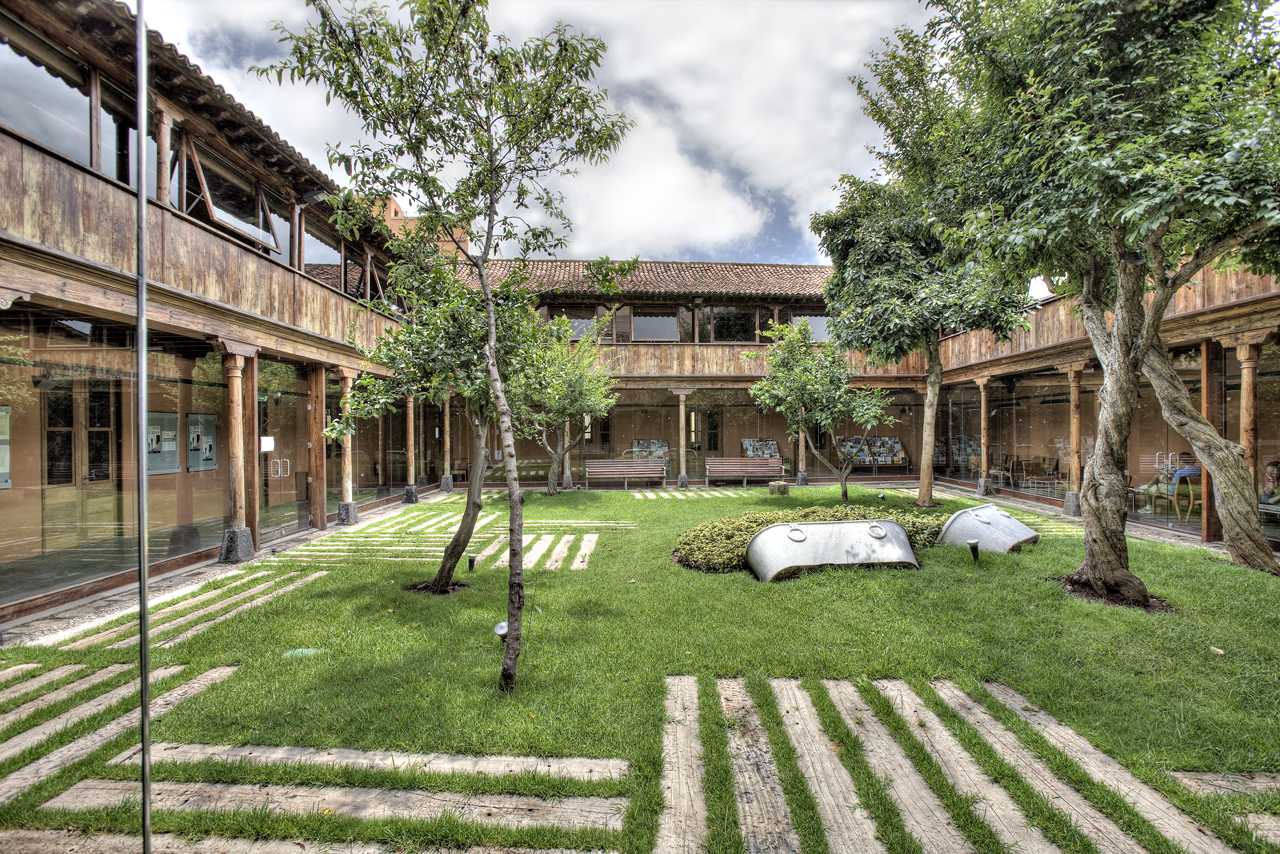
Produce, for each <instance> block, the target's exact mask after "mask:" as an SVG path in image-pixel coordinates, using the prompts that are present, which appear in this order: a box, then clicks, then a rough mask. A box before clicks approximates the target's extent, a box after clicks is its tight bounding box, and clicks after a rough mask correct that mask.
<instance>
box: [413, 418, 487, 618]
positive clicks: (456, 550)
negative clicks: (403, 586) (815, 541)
mask: <svg viewBox="0 0 1280 854" xmlns="http://www.w3.org/2000/svg"><path fill="white" fill-rule="evenodd" d="M471 419H472V420H471V425H472V439H471V471H470V473H469V474H468V476H467V504H466V507H465V509H464V510H463V511H462V521H461V522H460V523H459V524H458V530H457V532H456V533H455V534H454V535H453V539H451V540H449V545H448V546H447V547H445V550H444V558H443V559H442V560H441V561H440V570H439V571H438V572H437V573H436V577H435V578H433V579H432V580H431V581H430V582H428V583H426V584H419V585H417V586H416V587H415V588H414V589H415V590H424V591H426V592H427V593H435V594H437V595H439V594H443V593H448V592H449V587H450V586H451V585H452V584H453V571H454V570H455V569H456V568H457V566H458V561H460V560H461V559H462V555H463V554H464V553H466V550H467V546H469V545H471V535H472V534H473V533H475V530H476V519H477V518H478V517H479V516H480V510H481V509H482V508H483V507H484V503H483V501H482V500H481V496H482V495H483V490H484V475H485V472H486V471H487V470H488V460H487V459H486V458H487V457H488V451H487V450H485V437H486V435H487V434H488V432H489V421H488V420H487V419H484V418H480V417H478V416H476V415H474V414H473V415H472V416H471Z"/></svg>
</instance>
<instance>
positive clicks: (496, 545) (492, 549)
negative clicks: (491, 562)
mask: <svg viewBox="0 0 1280 854" xmlns="http://www.w3.org/2000/svg"><path fill="white" fill-rule="evenodd" d="M506 545H507V536H506V534H503V535H502V536H500V537H498V538H497V539H496V540H494V541H493V542H491V543H489V545H487V546H485V549H484V551H482V552H480V554H478V555H476V566H480V565H481V564H483V563H484V562H485V561H486V560H488V559H489V558H491V557H493V556H494V555H495V554H497V553H498V552H499V551H501V550H502V549H503V548H505V547H506Z"/></svg>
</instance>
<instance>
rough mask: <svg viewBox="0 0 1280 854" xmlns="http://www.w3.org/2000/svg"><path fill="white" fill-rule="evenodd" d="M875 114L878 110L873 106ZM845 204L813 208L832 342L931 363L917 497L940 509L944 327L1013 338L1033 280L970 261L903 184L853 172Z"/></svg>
mask: <svg viewBox="0 0 1280 854" xmlns="http://www.w3.org/2000/svg"><path fill="white" fill-rule="evenodd" d="M868 112H872V110H870V109H869V110H868ZM837 186H838V187H839V188H840V190H841V198H840V205H839V207H837V208H836V209H835V210H832V211H828V212H827V213H822V214H814V216H813V218H812V220H811V228H812V230H813V232H814V233H815V234H817V235H818V236H819V239H820V243H821V245H822V248H823V249H824V250H825V251H826V252H827V254H828V255H829V256H830V257H831V262H832V264H833V265H834V266H835V272H834V273H833V274H832V276H831V278H830V279H829V280H828V281H827V285H826V300H827V305H828V306H829V307H830V308H831V309H832V311H833V318H832V321H833V322H832V329H833V332H834V336H833V337H834V340H835V341H836V343H837V344H839V345H840V346H842V347H847V348H849V349H851V350H858V351H861V352H862V353H863V354H864V355H865V356H866V357H867V358H868V360H869V361H870V362H871V363H872V364H880V365H892V364H897V363H898V362H901V361H902V360H903V359H905V358H906V357H907V356H909V355H910V354H912V353H914V352H916V351H923V352H924V355H925V364H926V370H927V373H926V380H925V402H924V424H923V428H922V437H921V445H920V448H921V450H920V488H919V493H918V498H917V501H916V503H917V504H918V505H919V506H921V507H932V506H934V502H933V448H934V436H935V425H936V423H937V413H938V397H939V392H940V390H941V389H942V351H941V349H940V347H939V343H938V342H939V338H940V337H941V334H942V330H943V329H955V330H966V331H968V330H975V329H989V330H991V331H992V332H994V333H996V334H997V335H998V336H1000V337H1007V336H1008V335H1009V334H1011V333H1012V332H1013V331H1014V330H1015V329H1018V328H1019V327H1020V326H1022V325H1023V324H1024V323H1025V321H1024V320H1023V315H1024V313H1025V312H1026V310H1027V309H1028V308H1029V307H1030V299H1029V297H1028V295H1027V286H1026V283H1025V282H1019V281H1018V280H1017V279H1014V280H1012V281H1010V280H1006V279H1002V278H1001V277H1000V276H999V275H998V273H999V270H998V268H993V267H991V266H976V265H966V263H965V260H964V258H963V255H962V253H958V252H956V251H955V250H953V249H950V248H948V247H947V246H945V245H944V244H943V243H942V241H941V240H939V239H938V237H937V236H936V235H935V234H934V233H933V228H932V225H931V224H930V223H929V221H928V217H929V215H928V213H927V212H926V210H925V208H924V205H923V200H918V199H916V198H914V197H913V196H912V194H911V193H910V192H909V191H908V190H907V189H906V188H905V187H904V186H903V185H902V184H901V183H899V182H892V183H887V184H886V183H879V182H877V181H866V180H862V179H860V178H856V177H854V176H851V175H845V176H843V177H842V178H841V179H840V183H839V184H838V185H837Z"/></svg>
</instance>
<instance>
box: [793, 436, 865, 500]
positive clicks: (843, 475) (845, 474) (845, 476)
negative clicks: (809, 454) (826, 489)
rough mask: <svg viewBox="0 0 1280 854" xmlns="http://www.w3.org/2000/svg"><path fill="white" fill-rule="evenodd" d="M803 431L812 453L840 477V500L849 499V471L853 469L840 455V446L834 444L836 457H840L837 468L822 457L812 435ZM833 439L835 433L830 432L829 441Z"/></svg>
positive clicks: (834, 438)
mask: <svg viewBox="0 0 1280 854" xmlns="http://www.w3.org/2000/svg"><path fill="white" fill-rule="evenodd" d="M803 432H804V438H805V441H807V442H808V443H809V447H810V448H813V455H814V456H815V457H817V458H818V459H819V460H820V461H821V462H822V464H823V465H824V466H826V467H827V469H828V470H830V472H831V473H832V474H833V475H835V476H836V477H838V478H840V500H841V501H848V500H849V472H851V471H853V467H852V466H850V465H849V464H848V463H847V461H846V460H845V459H844V458H843V457H841V456H840V446H839V445H837V446H836V457H837V458H839V459H840V466H839V467H838V468H837V467H836V466H834V465H832V464H831V461H830V460H828V459H827V458H826V457H824V456H823V455H822V454H821V452H819V451H818V443H817V442H815V441H813V437H812V436H810V435H809V431H808V430H804V431H803ZM835 440H836V437H835V434H834V433H832V434H831V441H832V442H835Z"/></svg>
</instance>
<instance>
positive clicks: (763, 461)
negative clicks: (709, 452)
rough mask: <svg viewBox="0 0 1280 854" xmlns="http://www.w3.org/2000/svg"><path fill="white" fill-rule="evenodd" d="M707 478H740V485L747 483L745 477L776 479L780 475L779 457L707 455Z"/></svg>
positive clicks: (780, 464)
mask: <svg viewBox="0 0 1280 854" xmlns="http://www.w3.org/2000/svg"><path fill="white" fill-rule="evenodd" d="M706 464H707V480H708V481H710V480H712V479H713V478H718V477H725V478H728V477H732V478H735V479H736V478H739V477H740V478H742V485H743V486H746V485H747V478H749V477H754V478H764V479H766V480H778V479H779V478H781V477H782V458H781V457H739V458H737V459H735V458H733V457H707V459H706Z"/></svg>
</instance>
